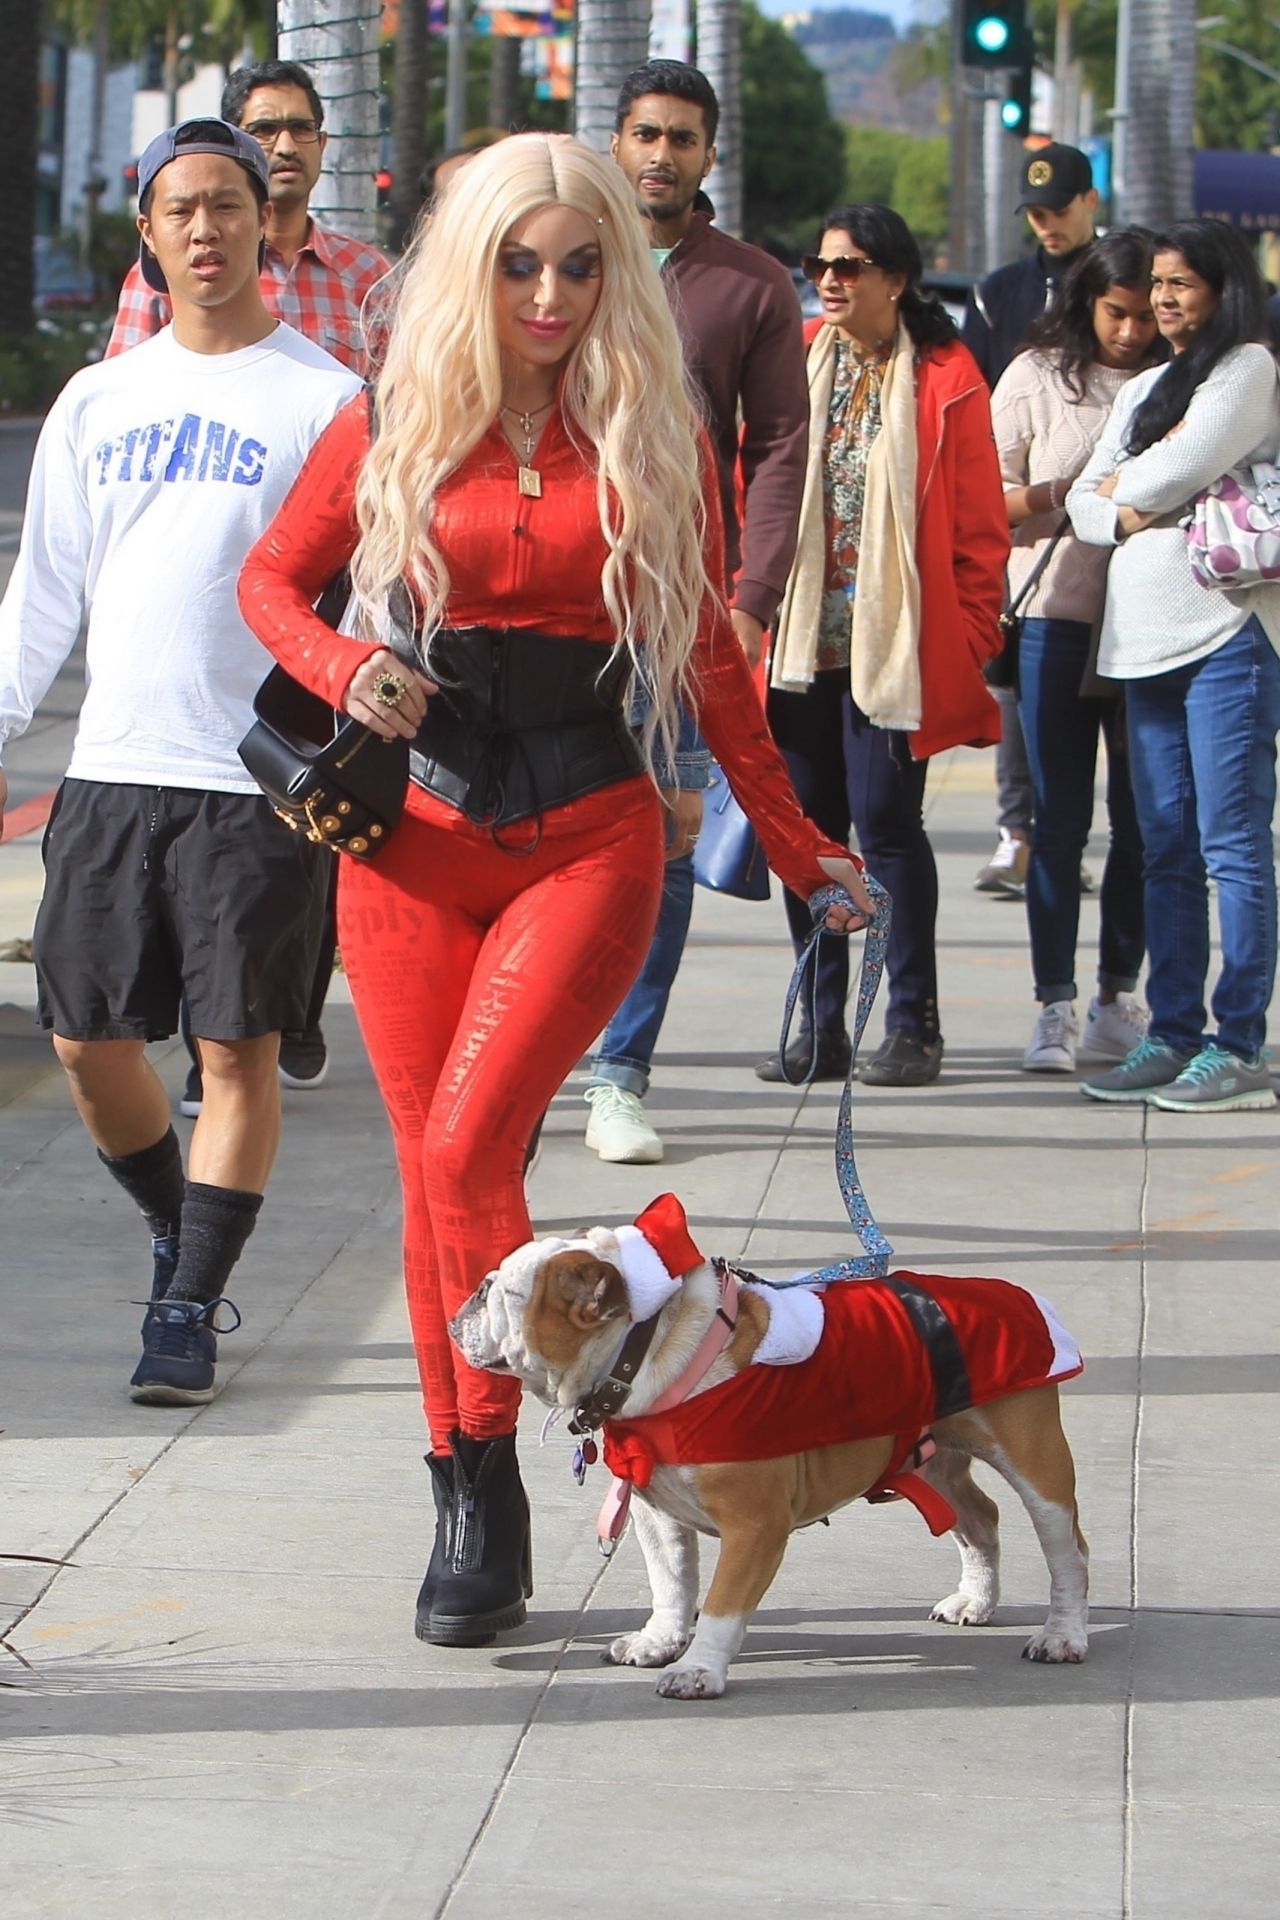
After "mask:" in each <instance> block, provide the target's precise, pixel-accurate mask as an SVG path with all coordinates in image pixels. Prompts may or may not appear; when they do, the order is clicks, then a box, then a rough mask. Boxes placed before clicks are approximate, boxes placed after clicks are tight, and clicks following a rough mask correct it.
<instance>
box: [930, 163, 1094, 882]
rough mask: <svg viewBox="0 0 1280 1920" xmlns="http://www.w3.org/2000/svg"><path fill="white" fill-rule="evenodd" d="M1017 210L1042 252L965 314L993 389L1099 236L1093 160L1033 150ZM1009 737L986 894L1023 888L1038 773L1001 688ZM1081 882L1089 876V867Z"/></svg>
mask: <svg viewBox="0 0 1280 1920" xmlns="http://www.w3.org/2000/svg"><path fill="white" fill-rule="evenodd" d="M1018 205H1019V207H1021V208H1022V209H1023V211H1024V212H1025V213H1026V216H1027V225H1028V226H1029V227H1030V228H1031V231H1032V232H1033V233H1034V235H1035V237H1036V242H1037V244H1036V250H1035V252H1034V253H1031V254H1025V255H1024V256H1023V257H1022V258H1021V259H1020V260H1014V261H1011V262H1010V264H1009V265H1008V266H1005V267H997V268H996V270H995V272H994V273H989V274H988V275H987V277H986V279H985V280H982V281H980V282H979V284H978V285H977V286H976V287H975V288H974V289H973V292H972V294H971V295H970V298H969V308H968V311H967V313H966V314H965V319H964V328H963V339H964V343H965V345H966V347H968V349H969V351H970V352H971V353H972V354H973V357H974V359H975V360H976V361H977V362H978V365H979V366H980V367H981V368H982V371H983V373H984V374H985V375H986V380H987V385H988V386H990V387H994V386H995V384H996V381H997V380H998V379H999V378H1000V375H1001V374H1002V373H1003V372H1004V370H1005V368H1006V367H1007V366H1008V364H1009V362H1010V361H1011V360H1012V359H1013V357H1014V355H1015V354H1016V353H1017V351H1018V349H1019V348H1020V347H1023V346H1025V345H1026V341H1027V335H1028V334H1029V333H1030V331H1031V328H1032V325H1033V323H1034V322H1035V321H1036V320H1038V319H1039V318H1040V315H1041V314H1042V313H1043V312H1044V311H1045V308H1046V307H1048V306H1049V305H1050V303H1051V302H1052V300H1053V296H1054V294H1055V293H1056V292H1057V290H1058V286H1059V283H1060V282H1061V280H1062V277H1063V275H1064V274H1065V273H1066V272H1067V270H1068V268H1069V267H1071V266H1073V265H1074V263H1075V262H1076V261H1077V260H1078V259H1079V258H1080V256H1081V254H1082V253H1083V252H1084V250H1085V248H1086V247H1087V246H1088V245H1089V244H1090V242H1091V241H1092V240H1093V237H1094V232H1095V228H1094V217H1095V215H1096V213H1097V210H1098V191H1097V188H1096V187H1095V186H1094V184H1093V168H1092V167H1091V166H1090V164H1089V156H1088V155H1087V154H1085V153H1081V151H1080V149H1079V147H1067V146H1060V145H1058V144H1057V143H1054V144H1052V145H1049V146H1044V147H1039V148H1037V149H1036V151H1035V152H1034V153H1029V154H1028V155H1027V157H1026V159H1025V160H1024V162H1023V166H1022V189H1021V193H1020V195H1019V198H1018ZM996 697H997V698H998V699H999V701H1000V711H1001V714H1002V717H1003V721H1004V732H1003V736H1002V738H1001V741H1000V745H999V747H998V748H997V749H996V789H997V794H998V806H997V812H996V824H997V829H998V833H999V838H998V840H997V842H996V848H995V852H994V853H993V854H992V856H991V858H990V859H989V860H988V861H987V863H986V865H985V866H983V867H981V868H979V870H978V874H977V876H976V878H975V880H974V886H975V887H976V888H977V890H978V892H979V893H1010V894H1016V895H1020V894H1021V893H1022V891H1023V888H1024V885H1025V882H1026V874H1027V862H1028V860H1029V859H1030V857H1031V813H1032V796H1031V769H1030V767H1029V766H1028V764H1027V749H1026V745H1025V743H1024V741H1023V738H1022V728H1021V725H1020V724H1019V721H1018V703H1017V696H1016V695H1015V694H1013V693H1012V692H1010V691H1007V690H1004V689H1001V690H999V691H998V692H997V696H996ZM1081 881H1082V884H1088V876H1087V874H1085V873H1084V872H1083V870H1082V873H1081Z"/></svg>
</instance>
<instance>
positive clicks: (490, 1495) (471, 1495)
mask: <svg viewBox="0 0 1280 1920" xmlns="http://www.w3.org/2000/svg"><path fill="white" fill-rule="evenodd" d="M449 1444H450V1446H451V1447H452V1449H453V1488H452V1497H451V1498H450V1499H449V1500H448V1503H447V1513H446V1516H445V1525H444V1542H443V1547H442V1549H441V1550H440V1565H439V1567H438V1568H437V1570H436V1575H435V1588H434V1592H433V1593H432V1596H431V1603H430V1609H429V1612H428V1613H427V1616H426V1618H425V1620H424V1618H423V1615H422V1612H421V1611H419V1614H418V1620H417V1627H416V1632H417V1634H418V1636H419V1638H420V1639H423V1640H430V1641H431V1642H432V1643H433V1645H435V1646H438V1647H482V1646H486V1645H487V1644H488V1643H489V1641H490V1640H492V1639H493V1638H494V1637H495V1635H497V1634H499V1633H503V1632H505V1631H506V1630H507V1629H508V1628H510V1627H519V1626H522V1625H523V1624H524V1619H525V1601H526V1599H527V1598H528V1596H529V1595H530V1594H531V1593H532V1592H533V1578H532V1569H531V1554H530V1546H529V1502H528V1500H527V1498H526V1497H525V1491H524V1488H523V1486H522V1485H521V1483H520V1469H519V1467H518V1466H517V1464H516V1437H515V1435H514V1433H504V1434H502V1435H501V1436H500V1437H499V1438H498V1439H496V1440H472V1439H471V1438H470V1437H469V1436H468V1435H467V1434H464V1433H456V1432H455V1433H451V1434H450V1436H449ZM444 1478H445V1476H444V1475H443V1473H441V1472H440V1470H439V1468H438V1466H437V1464H436V1463H435V1462H434V1461H433V1463H432V1482H433V1484H434V1485H435V1486H436V1489H437V1492H436V1500H437V1509H438V1510H439V1509H440V1508H441V1505H442V1502H441V1493H442V1490H443V1483H444ZM435 1561H436V1555H435V1554H433V1555H432V1565H433V1566H434V1565H435ZM431 1576H432V1568H431V1567H428V1569H427V1581H429V1580H430V1579H431ZM423 1584H424V1587H425V1585H426V1582H425V1581H424V1583H423Z"/></svg>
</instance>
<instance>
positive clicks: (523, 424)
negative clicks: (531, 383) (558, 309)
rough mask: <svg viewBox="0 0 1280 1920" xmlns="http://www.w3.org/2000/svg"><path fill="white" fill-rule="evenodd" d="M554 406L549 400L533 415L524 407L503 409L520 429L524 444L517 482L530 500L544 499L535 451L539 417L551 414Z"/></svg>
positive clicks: (536, 409)
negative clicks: (534, 457) (543, 414)
mask: <svg viewBox="0 0 1280 1920" xmlns="http://www.w3.org/2000/svg"><path fill="white" fill-rule="evenodd" d="M554 404H555V403H554V401H551V400H548V402H547V404H546V406H545V407H535V408H534V409H533V411H532V412H531V413H527V412H525V410H524V409H523V408H522V407H504V408H503V409H502V411H503V412H504V413H506V414H510V416H511V418H512V419H513V420H514V421H515V422H516V423H517V425H518V426H519V429H520V437H521V439H522V441H523V443H524V444H523V446H522V448H521V449H520V464H519V467H518V469H517V474H516V481H517V485H518V486H519V488H520V492H521V493H522V494H523V495H524V497H525V498H526V499H528V500H541V498H542V475H541V474H540V473H539V472H538V469H537V468H536V467H535V466H534V465H533V455H534V450H535V449H536V447H537V444H538V431H537V425H536V423H537V419H538V415H539V414H541V413H550V411H551V409H552V407H553V405H554Z"/></svg>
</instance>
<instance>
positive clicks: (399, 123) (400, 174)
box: [389, 0, 430, 253]
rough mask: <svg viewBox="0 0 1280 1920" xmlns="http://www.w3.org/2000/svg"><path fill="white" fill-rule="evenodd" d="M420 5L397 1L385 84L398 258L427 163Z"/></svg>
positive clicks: (418, 0)
mask: <svg viewBox="0 0 1280 1920" xmlns="http://www.w3.org/2000/svg"><path fill="white" fill-rule="evenodd" d="M429 37H430V36H429V35H428V33H427V6H426V0H401V6H400V10H399V15H398V19H397V25H396V38H395V69H394V74H393V78H392V83H391V232H390V235H389V239H390V243H391V249H392V251H393V252H394V253H398V252H399V251H400V249H401V248H402V247H403V246H404V243H405V241H406V239H407V238H408V234H409V229H410V228H411V227H412V225H413V223H414V220H415V219H416V218H417V213H418V205H419V201H420V199H421V196H420V194H419V192H418V181H419V180H420V178H421V176H422V169H423V167H424V166H425V165H426V159H427V72H428V63H429V59H430V55H429V53H428V40H429Z"/></svg>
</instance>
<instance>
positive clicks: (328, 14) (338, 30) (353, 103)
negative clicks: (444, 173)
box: [277, 0, 381, 240]
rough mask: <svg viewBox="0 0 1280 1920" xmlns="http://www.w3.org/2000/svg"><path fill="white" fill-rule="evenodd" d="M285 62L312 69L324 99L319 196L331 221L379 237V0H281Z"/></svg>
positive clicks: (315, 206) (316, 200)
mask: <svg viewBox="0 0 1280 1920" xmlns="http://www.w3.org/2000/svg"><path fill="white" fill-rule="evenodd" d="M277 18H278V35H277V37H278V44H279V50H280V58H281V59H282V60H298V61H301V63H302V65H303V66H304V67H306V68H307V69H308V70H309V72H310V74H311V77H312V79H313V80H314V81H315V84H316V92H317V93H318V94H319V95H320V98H321V100H322V101H323V102H324V123H325V129H326V131H327V132H328V135H329V144H328V146H327V147H326V149H325V156H324V170H323V172H322V173H321V175H320V180H319V184H318V185H317V187H316V191H315V192H314V193H313V194H312V196H311V211H312V213H314V214H315V216H316V218H317V219H318V220H319V221H320V222H321V224H322V225H323V226H330V227H333V228H335V229H336V230H337V231H338V232H340V233H350V234H354V235H355V236H356V238H357V239H361V240H373V239H374V238H375V237H376V230H377V218H376V204H377V196H376V189H375V186H374V176H375V174H376V173H377V169H378V35H379V26H380V21H381V7H380V5H379V0H279V10H278V16H277Z"/></svg>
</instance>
